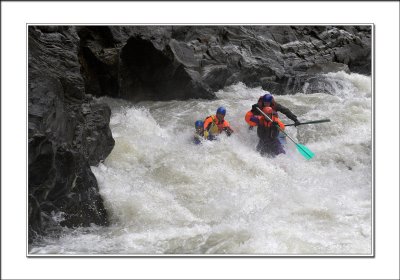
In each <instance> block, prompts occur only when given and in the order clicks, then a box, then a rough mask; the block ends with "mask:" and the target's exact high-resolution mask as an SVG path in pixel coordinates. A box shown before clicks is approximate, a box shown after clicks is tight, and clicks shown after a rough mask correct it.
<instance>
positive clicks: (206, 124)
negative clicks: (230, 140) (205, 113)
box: [203, 117, 212, 139]
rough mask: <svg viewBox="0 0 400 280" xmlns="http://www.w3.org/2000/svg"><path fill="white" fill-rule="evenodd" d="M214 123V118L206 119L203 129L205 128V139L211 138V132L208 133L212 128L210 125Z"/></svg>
mask: <svg viewBox="0 0 400 280" xmlns="http://www.w3.org/2000/svg"><path fill="white" fill-rule="evenodd" d="M211 123H212V117H208V118H206V119H205V120H204V126H203V128H204V138H205V139H208V136H209V134H210V133H209V132H208V129H209V128H210V124H211Z"/></svg>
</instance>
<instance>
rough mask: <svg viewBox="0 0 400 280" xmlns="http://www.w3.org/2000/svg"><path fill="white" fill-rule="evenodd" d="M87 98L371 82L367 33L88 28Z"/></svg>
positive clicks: (84, 48) (84, 53)
mask: <svg viewBox="0 0 400 280" xmlns="http://www.w3.org/2000/svg"><path fill="white" fill-rule="evenodd" d="M77 29H78V34H79V35H80V38H81V61H82V62H83V64H82V65H83V69H84V70H83V76H84V78H85V81H86V83H85V85H86V88H87V90H88V92H89V93H91V94H93V95H96V96H98V95H109V96H117V97H121V98H127V99H131V100H135V101H136V100H143V99H152V100H169V99H187V98H213V97H214V94H213V92H215V91H217V90H219V89H221V88H223V87H225V86H229V85H231V84H234V83H237V82H239V81H241V82H243V83H245V84H246V85H247V86H249V87H257V86H262V87H263V88H264V89H266V90H269V91H272V92H273V93H275V94H293V93H296V92H299V91H301V90H302V88H303V86H304V84H305V83H306V82H307V81H308V80H310V79H311V81H312V79H313V78H315V76H316V75H319V74H320V73H324V72H325V73H326V72H335V71H348V72H349V71H350V72H357V73H362V74H367V75H370V74H371V27H370V26H129V27H127V26H109V27H107V26H88V27H77Z"/></svg>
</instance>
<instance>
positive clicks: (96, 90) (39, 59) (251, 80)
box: [28, 25, 372, 240]
mask: <svg viewBox="0 0 400 280" xmlns="http://www.w3.org/2000/svg"><path fill="white" fill-rule="evenodd" d="M371 43H372V40H371V26H180V25H179V26H29V28H28V114H29V117H28V149H29V151H28V152H29V158H28V161H29V162H28V165H29V166H28V168H29V169H28V172H29V174H28V176H29V194H28V195H29V199H28V203H29V213H28V214H29V237H30V240H31V239H32V238H33V236H34V235H35V234H41V233H44V232H46V230H47V229H48V228H50V227H51V226H52V225H53V224H57V223H59V224H61V225H65V226H69V227H73V226H88V225H90V224H91V223H95V224H98V225H107V224H108V218H107V213H106V210H105V209H104V206H103V201H102V198H101V196H100V195H99V193H98V186H97V182H96V179H95V177H94V175H93V174H92V172H91V170H90V166H91V165H97V164H98V163H99V162H100V161H102V160H104V159H105V158H106V157H107V156H108V154H109V153H110V152H111V150H112V148H113V146H114V140H113V138H112V135H111V131H110V128H109V121H110V114H111V112H110V109H109V107H108V106H107V105H105V104H102V103H101V102H99V101H98V100H97V99H96V98H94V97H101V96H109V97H114V98H123V99H128V100H131V101H134V102H135V101H141V100H172V99H180V100H185V99H190V98H205V99H213V98H215V91H218V90H219V89H222V88H224V87H225V86H229V85H232V84H235V83H237V82H243V83H245V84H246V85H247V86H249V87H260V86H261V87H262V88H263V89H265V90H269V91H271V92H272V93H273V94H278V95H279V94H293V93H296V92H299V91H305V88H306V91H307V92H306V93H313V92H317V91H324V83H319V82H318V81H319V79H318V77H319V76H320V75H321V74H323V73H328V72H336V71H345V72H357V73H362V74H366V75H370V74H371V71H372V70H371ZM305 85H306V87H305Z"/></svg>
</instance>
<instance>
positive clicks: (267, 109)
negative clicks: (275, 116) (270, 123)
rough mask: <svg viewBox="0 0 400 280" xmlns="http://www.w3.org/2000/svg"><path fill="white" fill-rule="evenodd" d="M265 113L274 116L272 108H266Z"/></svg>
mask: <svg viewBox="0 0 400 280" xmlns="http://www.w3.org/2000/svg"><path fill="white" fill-rule="evenodd" d="M263 112H264V113H265V114H272V108H271V107H264V108H263Z"/></svg>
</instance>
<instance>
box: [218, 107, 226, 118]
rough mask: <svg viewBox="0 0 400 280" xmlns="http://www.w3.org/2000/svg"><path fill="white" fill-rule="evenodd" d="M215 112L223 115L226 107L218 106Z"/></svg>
mask: <svg viewBox="0 0 400 280" xmlns="http://www.w3.org/2000/svg"><path fill="white" fill-rule="evenodd" d="M217 114H221V115H224V116H225V114H226V109H225V108H224V107H219V108H218V109H217Z"/></svg>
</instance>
